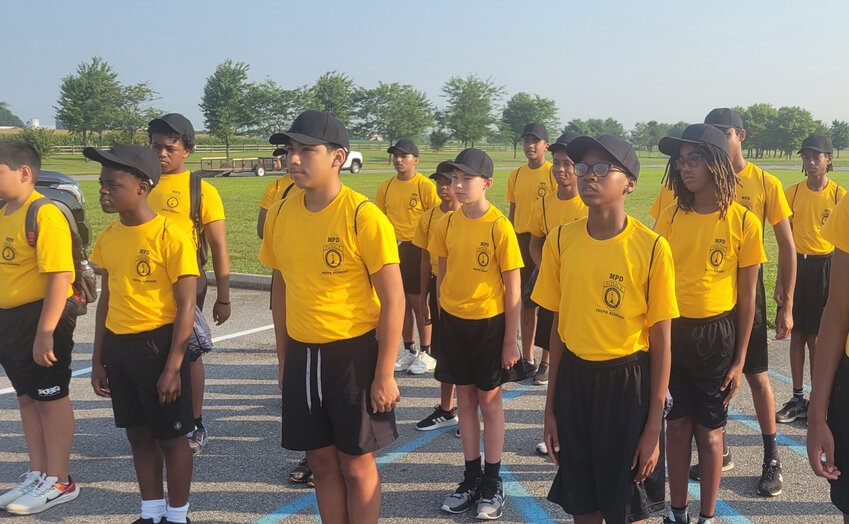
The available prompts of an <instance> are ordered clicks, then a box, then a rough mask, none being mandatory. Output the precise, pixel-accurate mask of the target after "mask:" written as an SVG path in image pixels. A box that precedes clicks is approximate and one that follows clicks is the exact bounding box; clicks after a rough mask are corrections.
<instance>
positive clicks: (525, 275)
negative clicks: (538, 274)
mask: <svg viewBox="0 0 849 524" xmlns="http://www.w3.org/2000/svg"><path fill="white" fill-rule="evenodd" d="M516 240H518V241H519V252H520V253H521V254H522V262H523V263H524V264H525V265H524V267H522V268H521V269H520V270H519V276H520V277H521V279H522V287H521V288H520V289H522V290H525V288H527V287H528V282H530V281H531V275H532V274H533V272H534V268H536V264H534V259H533V258H531V248H530V246H531V234H530V233H517V234H516ZM527 296H528V298H527V300H523V301H522V302H523V303H524V304H525V307H536V304H535V303H533V302H532V301H531V299H530V295H529V294H528V295H527Z"/></svg>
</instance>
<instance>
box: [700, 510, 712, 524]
mask: <svg viewBox="0 0 849 524" xmlns="http://www.w3.org/2000/svg"><path fill="white" fill-rule="evenodd" d="M712 523H713V515H711V516H710V517H707V516H705V515H704V514H703V513H702V512H699V524H712Z"/></svg>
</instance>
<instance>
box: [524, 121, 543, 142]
mask: <svg viewBox="0 0 849 524" xmlns="http://www.w3.org/2000/svg"><path fill="white" fill-rule="evenodd" d="M525 135H533V136H535V137H537V138H538V139H539V140H545V141H546V142H548V130H547V129H546V128H545V126H544V125H542V124H540V123H537V122H532V123H530V124H528V125H526V126H525V129H523V130H522V136H525Z"/></svg>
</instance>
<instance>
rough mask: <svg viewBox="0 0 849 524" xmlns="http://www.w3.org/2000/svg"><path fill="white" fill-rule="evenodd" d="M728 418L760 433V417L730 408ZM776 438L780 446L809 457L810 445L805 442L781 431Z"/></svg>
mask: <svg viewBox="0 0 849 524" xmlns="http://www.w3.org/2000/svg"><path fill="white" fill-rule="evenodd" d="M728 418H730V419H731V420H733V421H735V422H739V423H741V424H743V425H744V426H746V427H747V428H749V429H751V430H752V431H755V432H757V433H758V434H760V432H761V426H760V424H758V419H756V418H755V417H752V416H750V415H744V414H743V413H740V412H739V411H737V410H735V409H731V408H729V409H728ZM775 440H776V441H777V442H778V445H779V446H783V447H785V448H787V449H789V450H790V451H792V452H793V453H795V454H797V455H799V456H800V457H804V458H805V460H807V459H808V447H807V446H806V445H805V443H804V442H799V441H797V440H794V439H792V438H790V437H788V436H787V435H782V434H781V433H777V432H776V434H775Z"/></svg>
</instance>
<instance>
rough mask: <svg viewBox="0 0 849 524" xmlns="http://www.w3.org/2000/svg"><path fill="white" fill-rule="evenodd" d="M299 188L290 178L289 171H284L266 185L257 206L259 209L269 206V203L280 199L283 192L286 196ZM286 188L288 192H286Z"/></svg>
mask: <svg viewBox="0 0 849 524" xmlns="http://www.w3.org/2000/svg"><path fill="white" fill-rule="evenodd" d="M300 189H301V188H299V187H298V186H296V185H295V182H294V181H293V180H292V176H291V175H289V173H286V174H285V175H283V176H281V177H279V178H277V179H276V180H272V181H271V182H270V183H269V184H268V186H266V188H265V191H263V192H262V198H260V200H259V207H260V208H261V209H268V208H269V207H271V204H273V203H274V202H277V201H278V200H280V199H282V198H283V194H284V193H285V194H286V196H287V197H288V196H289V195H291V194H293V193H294V192H297V191H300ZM287 190H288V193H287V192H286V191H287Z"/></svg>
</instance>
